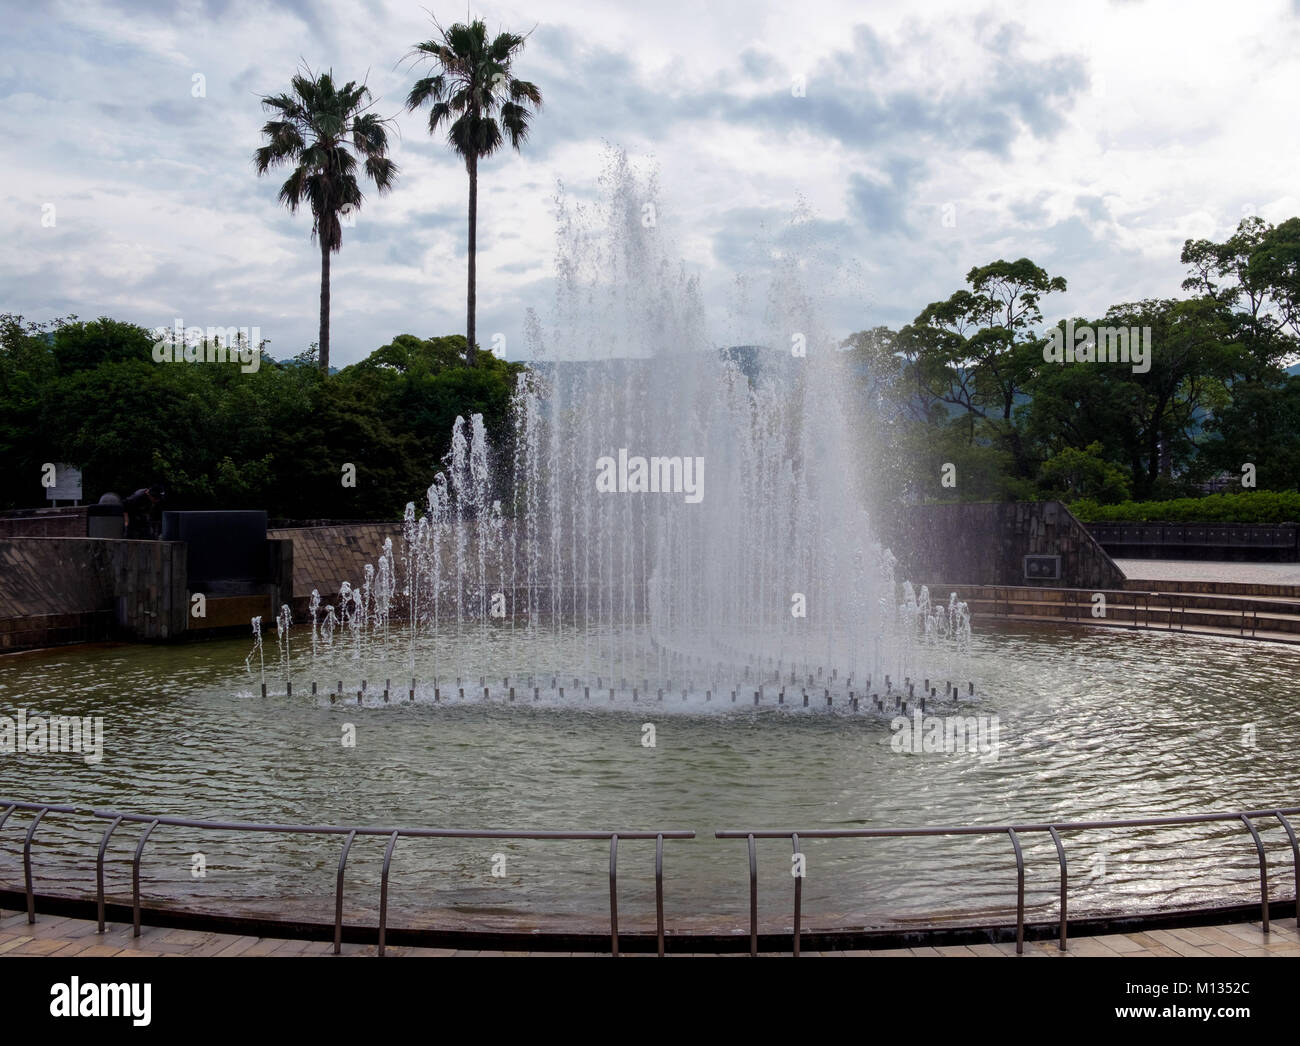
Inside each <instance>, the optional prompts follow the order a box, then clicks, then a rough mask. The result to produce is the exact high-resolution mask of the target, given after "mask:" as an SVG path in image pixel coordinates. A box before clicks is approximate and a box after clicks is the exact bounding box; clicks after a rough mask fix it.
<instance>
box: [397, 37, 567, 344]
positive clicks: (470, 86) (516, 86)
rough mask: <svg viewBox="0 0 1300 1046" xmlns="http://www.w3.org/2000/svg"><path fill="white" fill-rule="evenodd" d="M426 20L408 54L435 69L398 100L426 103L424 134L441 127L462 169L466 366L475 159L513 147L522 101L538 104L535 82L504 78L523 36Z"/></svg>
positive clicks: (521, 136) (523, 115)
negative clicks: (430, 29) (428, 33)
mask: <svg viewBox="0 0 1300 1046" xmlns="http://www.w3.org/2000/svg"><path fill="white" fill-rule="evenodd" d="M433 24H434V28H435V29H437V30H438V34H439V35H438V38H437V39H434V40H426V41H425V42H424V43H421V44H416V45H415V47H414V48H412V50H411V53H410V55H409V56H408V57H413V58H415V59H416V60H417V61H423V60H425V59H429V60H431V61H432V62H433V63H434V64H435V66H436V67H437V72H436V73H435V74H434V75H433V76H426V77H424V78H423V79H420V80H417V81H416V82H415V86H414V87H412V88H411V93H410V94H409V95H408V96H407V98H406V108H407V110H408V111H410V112H414V111H415V110H416V109H418V108H420V106H422V105H424V104H425V103H426V102H432V103H433V104H432V105H431V106H430V108H429V133H430V134H436V133H437V131H438V129H439V128H440V127H441V126H442V125H443V124H447V125H448V127H447V143H448V144H449V145H450V146H451V147H452V149H454V150H455V151H456V153H457V154H458V155H460V156H461V157H462V158H463V159H464V161H465V170H466V171H468V172H469V289H468V294H467V301H466V322H465V326H466V345H467V351H466V359H467V360H468V361H469V363H470V365H471V366H472V365H473V363H474V356H475V342H474V306H475V302H476V294H475V254H476V251H477V246H478V244H477V241H478V162H479V160H481V159H483V158H485V157H488V156H491V155H492V154H493V153H494V152H496V151H497V149H499V148H500V147H501V143H502V142H503V141H504V140H505V139H506V138H509V140H510V144H511V145H512V146H513V147H514V148H515V149H516V150H518V149H519V147H520V146H521V145H522V144H523V142H524V140H525V139H526V138H527V137H528V121H529V120H530V119H531V118H532V115H533V114H532V112H530V111H529V109H528V106H529V105H530V104H531V105H533V106H537V107H540V106H541V104H542V92H541V91H539V90H538V89H537V86H536V85H535V84H532V83H529V82H528V81H527V80H516V79H515V78H514V77H513V76H511V75H510V66H511V63H512V62H513V61H514V58H515V55H517V54H518V53H519V52H520V51H521V50H523V46H524V41H525V39H526V37H523V36H519V35H518V34H516V33H499V34H497V36H496V37H494V38H493V39H492V40H491V41H489V40H488V35H487V26H485V25H484V24H483V22H482V21H481V20H479V19H475V20H474V21H473V22H471V23H470V24H469V25H465V24H464V23H461V22H457V23H456V24H455V25H453V26H452V27H451V28H450V29H443V28H442V26H440V25H438V23H437V21H435V22H434V23H433ZM497 115H499V116H500V121H501V122H500V124H498V123H497ZM503 129H504V132H505V133H504V135H503V134H502V130H503Z"/></svg>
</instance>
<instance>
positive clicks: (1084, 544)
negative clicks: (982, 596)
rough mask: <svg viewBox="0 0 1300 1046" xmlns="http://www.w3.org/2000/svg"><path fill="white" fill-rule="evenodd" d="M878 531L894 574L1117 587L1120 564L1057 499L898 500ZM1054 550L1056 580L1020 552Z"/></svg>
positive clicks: (947, 580)
mask: <svg viewBox="0 0 1300 1046" xmlns="http://www.w3.org/2000/svg"><path fill="white" fill-rule="evenodd" d="M882 529H883V532H884V533H883V536H884V539H885V543H886V544H888V545H889V546H890V548H891V550H892V551H893V553H894V555H895V556H897V557H898V560H899V562H898V566H897V568H896V574H897V576H898V578H899V579H900V580H904V579H906V580H912V581H915V582H924V583H926V584H933V583H939V584H946V585H1042V586H1046V587H1051V588H1087V589H1117V588H1123V587H1124V572H1123V571H1122V570H1120V569H1119V567H1117V566H1116V565H1115V562H1114V560H1112V559H1111V558H1110V556H1108V555H1107V554H1106V552H1105V550H1104V549H1103V548H1102V547H1101V545H1099V544H1098V543H1097V541H1096V540H1095V539H1094V538H1093V537H1092V535H1091V534H1089V533H1088V530H1087V528H1086V527H1084V525H1083V524H1082V523H1080V522H1079V521H1078V520H1077V519H1075V518H1074V516H1073V515H1072V514H1071V513H1070V510H1069V509H1067V508H1066V507H1065V506H1064V505H1063V504H1061V503H1060V502H1059V501H1016V502H1000V503H985V502H981V503H964V504H956V505H911V506H900V507H899V508H898V509H896V510H895V511H894V512H893V513H892V514H890V515H889V516H888V517H887V518H886V520H885V521H884V526H883V528H882ZM1028 555H1059V556H1060V557H1061V577H1060V580H1059V581H1058V580H1032V579H1027V578H1026V577H1025V572H1024V557H1025V556H1028Z"/></svg>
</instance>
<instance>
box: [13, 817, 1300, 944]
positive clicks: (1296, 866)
mask: <svg viewBox="0 0 1300 1046" xmlns="http://www.w3.org/2000/svg"><path fill="white" fill-rule="evenodd" d="M1273 816H1274V817H1276V818H1277V819H1278V820H1279V821H1281V822H1282V827H1283V828H1285V829H1286V837H1287V838H1288V839H1290V840H1291V867H1292V869H1293V870H1294V871H1295V924H1296V926H1297V927H1300V842H1298V841H1297V840H1296V837H1295V829H1294V828H1292V827H1291V822H1290V821H1288V820H1287V819H1286V817H1284V816H1283V815H1282V813H1281V812H1280V811H1277V810H1274V811H1273ZM3 824H4V821H0V825H3Z"/></svg>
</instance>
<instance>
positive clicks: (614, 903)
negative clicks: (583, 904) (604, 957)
mask: <svg viewBox="0 0 1300 1046" xmlns="http://www.w3.org/2000/svg"><path fill="white" fill-rule="evenodd" d="M609 950H610V954H611V956H612V957H613V958H615V959H617V958H618V833H617V832H615V833H614V834H613V835H611V836H610V837H609Z"/></svg>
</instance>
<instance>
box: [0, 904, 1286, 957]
mask: <svg viewBox="0 0 1300 1046" xmlns="http://www.w3.org/2000/svg"><path fill="white" fill-rule="evenodd" d="M1272 931H1273V932H1272V933H1270V934H1268V935H1267V936H1266V935H1265V934H1264V933H1263V932H1262V931H1261V928H1260V924H1259V923H1233V924H1230V925H1226V926H1200V927H1195V928H1189V929H1185V930H1147V931H1142V932H1135V933H1120V934H1105V935H1102V936H1097V937H1077V938H1075V939H1074V940H1071V941H1070V942H1069V951H1068V952H1064V953H1063V952H1061V951H1060V950H1059V949H1058V948H1057V945H1056V942H1055V941H1027V942H1026V943H1025V953H1024V954H1025V955H1026V956H1031V955H1032V956H1059V957H1062V958H1067V957H1069V956H1074V955H1088V956H1121V955H1122V956H1135V957H1140V956H1148V957H1149V956H1179V955H1217V956H1227V957H1235V956H1267V955H1286V956H1300V930H1297V928H1296V925H1295V920H1294V919H1288V920H1285V921H1280V920H1279V921H1277V922H1275V923H1274V924H1273V926H1272ZM333 950H334V945H333V944H332V943H331V942H329V941H299V940H282V939H279V938H274V937H239V936H234V935H229V934H218V933H208V932H205V931H200V930H169V929H166V928H164V927H157V926H144V927H141V930H140V936H139V937H138V938H136V937H132V936H131V927H130V926H129V925H124V924H122V923H108V924H107V926H106V930H105V933H104V934H103V935H102V936H101V935H100V934H98V933H97V932H96V924H95V923H94V922H93V921H92V920H87V919H68V918H61V917H59V916H54V915H42V916H37V920H36V923H35V925H29V924H28V922H27V915H26V913H24V912H20V913H9V914H3V913H0V958H3V957H8V956H37V955H61V956H74V955H75V956H79V957H82V956H85V957H93V956H110V955H111V956H134V955H155V956H165V955H175V956H181V955H217V956H235V955H330V954H332V953H333ZM1015 951H1016V946H1015V945H1014V944H971V945H946V946H943V947H939V948H893V949H881V950H876V951H828V952H815V951H805V952H803V954H804V955H807V956H814V955H820V956H846V955H847V956H914V955H962V956H973V955H1014V954H1015ZM343 954H344V955H374V954H375V946H374V945H373V944H345V945H343ZM387 954H388V955H408V956H409V955H440V956H474V955H477V956H493V955H511V956H514V955H520V956H522V955H531V956H547V955H550V956H556V957H561V956H580V955H599V954H601V953H599V952H494V951H474V950H466V951H458V950H455V949H452V948H414V947H406V946H393V945H390V946H389V947H388V949H387ZM731 954H732V955H734V956H735V957H737V958H741V957H744V953H731ZM784 954H788V953H784ZM629 957H638V956H629ZM676 957H678V956H676V955H670V958H676Z"/></svg>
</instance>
